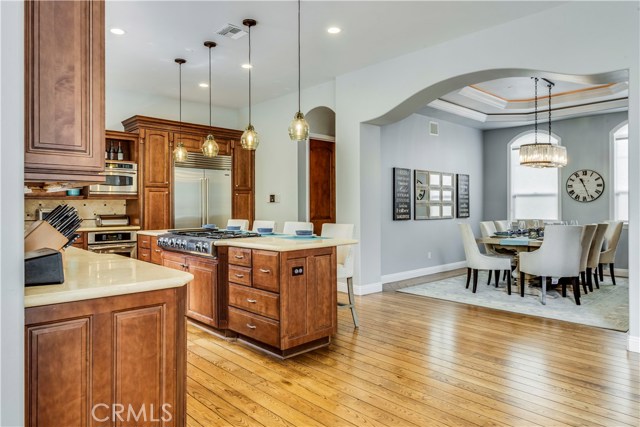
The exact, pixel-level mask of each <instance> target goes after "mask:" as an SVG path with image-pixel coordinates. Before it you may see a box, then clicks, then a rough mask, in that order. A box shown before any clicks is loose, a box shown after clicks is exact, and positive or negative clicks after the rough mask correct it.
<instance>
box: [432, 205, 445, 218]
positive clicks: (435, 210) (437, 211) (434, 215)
mask: <svg viewBox="0 0 640 427" xmlns="http://www.w3.org/2000/svg"><path fill="white" fill-rule="evenodd" d="M429 218H442V215H441V214H440V204H437V205H429Z"/></svg>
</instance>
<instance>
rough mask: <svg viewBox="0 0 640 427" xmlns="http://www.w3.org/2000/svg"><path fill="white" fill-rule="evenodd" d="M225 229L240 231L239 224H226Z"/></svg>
mask: <svg viewBox="0 0 640 427" xmlns="http://www.w3.org/2000/svg"><path fill="white" fill-rule="evenodd" d="M227 230H229V231H240V226H239V225H228V226H227Z"/></svg>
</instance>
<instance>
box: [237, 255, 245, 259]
mask: <svg viewBox="0 0 640 427" xmlns="http://www.w3.org/2000/svg"><path fill="white" fill-rule="evenodd" d="M236 258H237V259H244V255H236Z"/></svg>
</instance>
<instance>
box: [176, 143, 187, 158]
mask: <svg viewBox="0 0 640 427" xmlns="http://www.w3.org/2000/svg"><path fill="white" fill-rule="evenodd" d="M188 155H189V153H188V152H187V149H186V148H184V144H183V143H182V142H178V145H177V146H176V149H175V150H173V160H175V161H176V162H186V161H187V156H188Z"/></svg>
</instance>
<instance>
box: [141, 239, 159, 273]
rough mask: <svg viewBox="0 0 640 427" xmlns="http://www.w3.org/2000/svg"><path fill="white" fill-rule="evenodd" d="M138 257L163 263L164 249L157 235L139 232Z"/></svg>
mask: <svg viewBox="0 0 640 427" xmlns="http://www.w3.org/2000/svg"><path fill="white" fill-rule="evenodd" d="M137 252H138V259H139V260H140V261H147V262H150V263H153V264H158V265H162V249H161V248H160V246H158V238H157V237H156V236H147V235H142V234H138V248H137Z"/></svg>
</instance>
